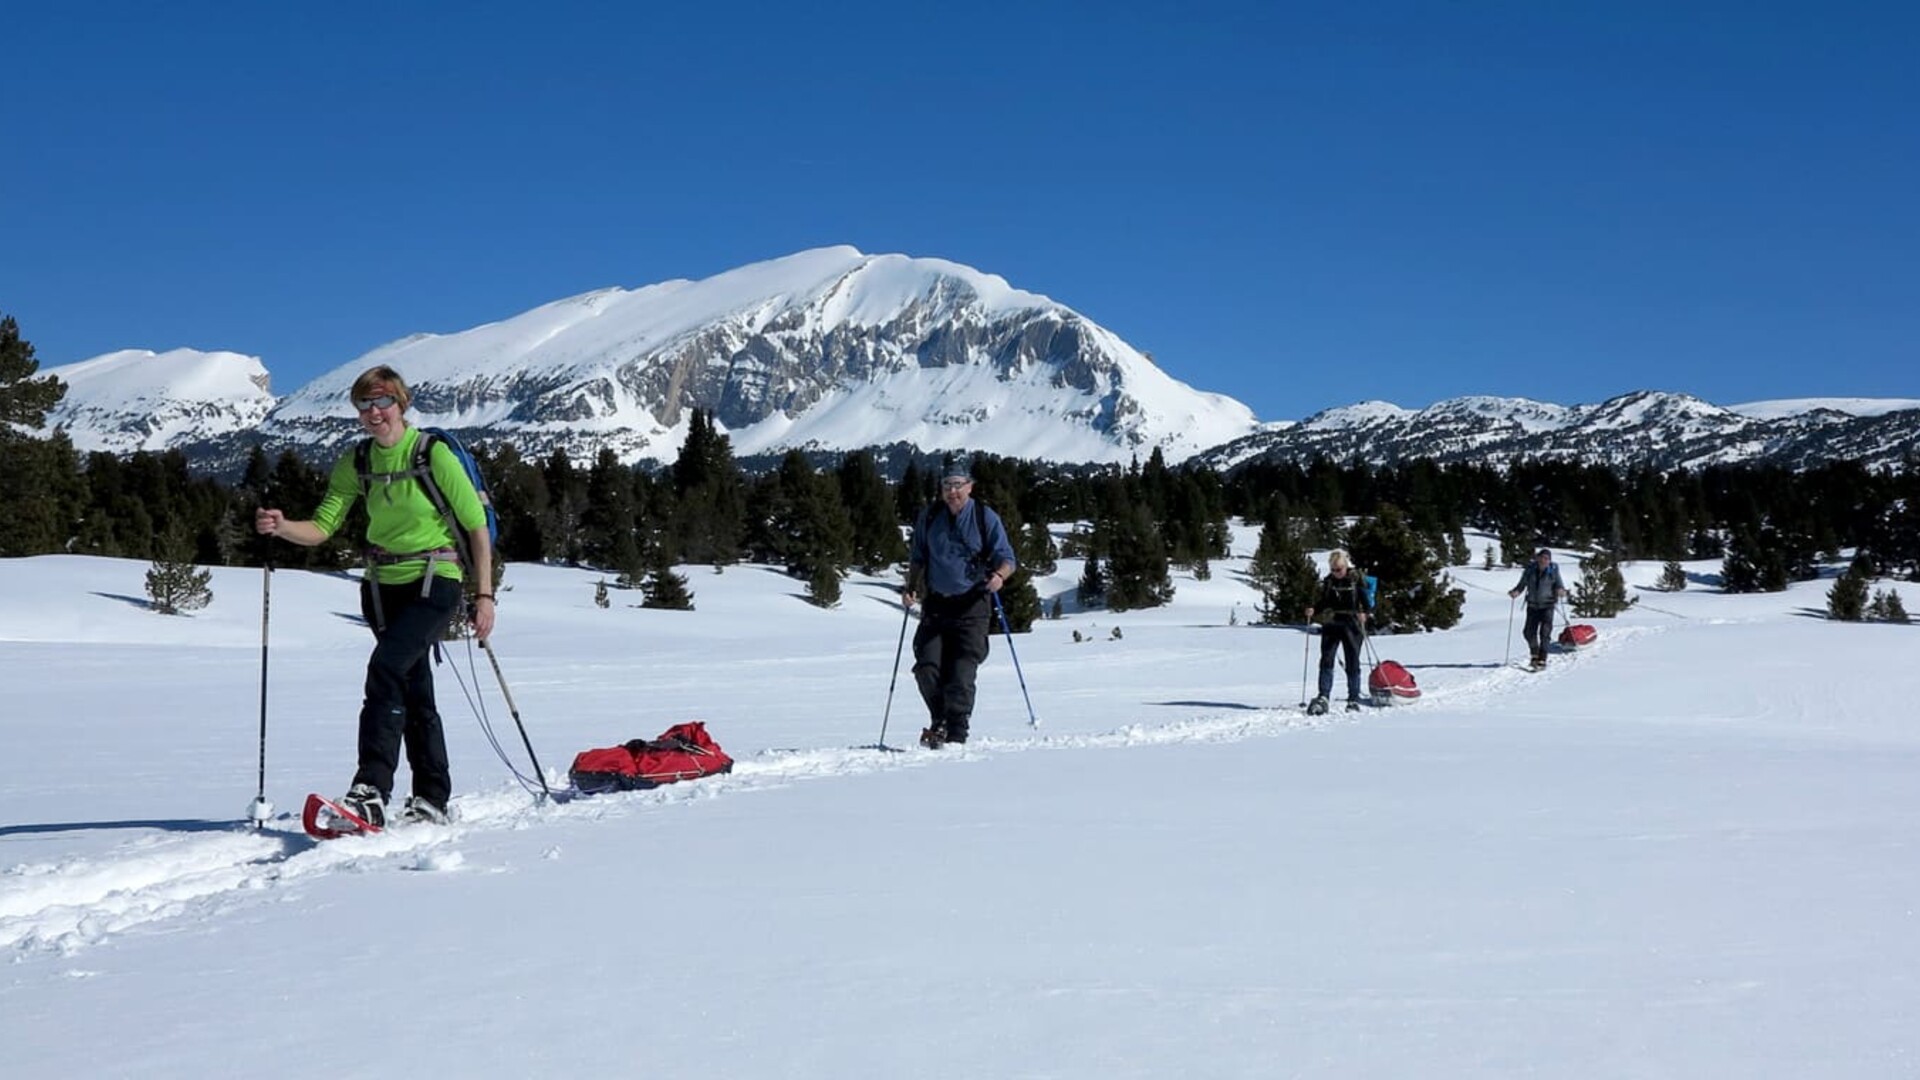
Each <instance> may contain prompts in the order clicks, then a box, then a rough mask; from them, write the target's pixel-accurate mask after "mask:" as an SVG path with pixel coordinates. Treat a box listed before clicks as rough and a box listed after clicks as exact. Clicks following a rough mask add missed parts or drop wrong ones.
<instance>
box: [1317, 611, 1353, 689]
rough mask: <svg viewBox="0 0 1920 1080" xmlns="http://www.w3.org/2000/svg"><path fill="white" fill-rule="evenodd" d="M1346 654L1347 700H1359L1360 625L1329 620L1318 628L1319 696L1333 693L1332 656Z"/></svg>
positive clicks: (1344, 620)
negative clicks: (1340, 653) (1339, 653)
mask: <svg viewBox="0 0 1920 1080" xmlns="http://www.w3.org/2000/svg"><path fill="white" fill-rule="evenodd" d="M1335 652H1344V653H1346V654H1347V700H1348V701H1359V700H1360V624H1359V623H1356V622H1352V621H1350V620H1347V619H1330V620H1328V621H1327V624H1326V625H1325V626H1322V627H1321V628H1320V696H1321V697H1328V696H1330V695H1332V693H1333V654H1334V653H1335Z"/></svg>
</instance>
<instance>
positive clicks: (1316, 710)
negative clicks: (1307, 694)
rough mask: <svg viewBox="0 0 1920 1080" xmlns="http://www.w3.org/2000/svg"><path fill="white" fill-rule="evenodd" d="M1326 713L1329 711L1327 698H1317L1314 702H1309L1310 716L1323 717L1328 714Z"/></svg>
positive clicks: (1308, 710) (1308, 711)
mask: <svg viewBox="0 0 1920 1080" xmlns="http://www.w3.org/2000/svg"><path fill="white" fill-rule="evenodd" d="M1326 711H1327V699H1326V697H1325V696H1321V697H1317V698H1314V699H1313V700H1312V701H1309V702H1307V715H1308V716H1323V715H1325V714H1326Z"/></svg>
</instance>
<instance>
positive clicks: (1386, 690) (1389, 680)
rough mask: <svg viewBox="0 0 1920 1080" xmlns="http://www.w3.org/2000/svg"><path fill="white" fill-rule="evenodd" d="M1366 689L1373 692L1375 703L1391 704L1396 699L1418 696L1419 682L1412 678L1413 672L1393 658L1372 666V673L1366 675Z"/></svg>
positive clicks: (1405, 699)
mask: <svg viewBox="0 0 1920 1080" xmlns="http://www.w3.org/2000/svg"><path fill="white" fill-rule="evenodd" d="M1367 689H1368V690H1371V691H1372V692H1373V703H1374V704H1375V705H1391V704H1393V703H1394V701H1395V700H1396V699H1397V700H1400V701H1412V700H1413V699H1414V698H1417V697H1419V696H1420V684H1419V683H1417V682H1415V681H1414V680H1413V672H1411V671H1408V670H1407V669H1406V668H1404V667H1401V666H1400V664H1399V662H1397V661H1394V660H1382V661H1380V662H1379V663H1378V664H1375V665H1374V666H1373V673H1372V674H1371V675H1368V676H1367Z"/></svg>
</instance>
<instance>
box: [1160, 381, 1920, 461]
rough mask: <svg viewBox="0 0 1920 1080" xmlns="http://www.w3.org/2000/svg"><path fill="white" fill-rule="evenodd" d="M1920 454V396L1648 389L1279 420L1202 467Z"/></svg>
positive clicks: (1364, 407) (1214, 453) (1218, 451)
mask: <svg viewBox="0 0 1920 1080" xmlns="http://www.w3.org/2000/svg"><path fill="white" fill-rule="evenodd" d="M1916 454H1920V401H1910V400H1905V399H1860V398H1845V399H1841V398H1809V399H1800V400H1795V401H1774V402H1756V403H1753V404H1751V405H1744V406H1736V407H1734V408H1723V407H1721V406H1718V405H1712V404H1709V403H1707V402H1705V401H1702V400H1700V399H1699V398H1696V397H1692V396H1690V395H1687V394H1675V393H1665V392H1660V391H1652V390H1642V391H1636V392H1634V393H1631V394H1623V395H1621V396H1619V397H1616V398H1610V399H1608V400H1606V401H1603V402H1600V403H1599V404H1596V405H1574V406H1565V405H1553V404H1548V403H1543V402H1538V401H1529V400H1527V399H1525V398H1496V397H1462V398H1452V399H1449V400H1447V401H1441V402H1436V403H1435V404H1433V405H1430V406H1428V407H1427V408H1424V409H1418V410H1415V409H1403V408H1400V407H1398V406H1395V405H1390V404H1387V403H1385V402H1364V403H1361V404H1358V405H1349V406H1343V407H1341V408H1337V409H1329V410H1327V411H1326V412H1321V413H1316V414H1315V415H1313V416H1310V417H1308V418H1307V419H1305V420H1303V421H1301V422H1300V423H1298V424H1288V425H1270V426H1269V427H1267V428H1266V429H1264V430H1262V431H1259V432H1256V433H1254V434H1252V435H1249V436H1246V437H1244V438H1240V439H1236V440H1234V441H1232V442H1229V443H1226V444H1224V445H1222V446H1219V447H1215V448H1214V449H1211V450H1208V451H1206V452H1205V453H1203V454H1200V455H1198V456H1197V459H1196V460H1197V461H1198V462H1199V463H1202V464H1206V465H1210V466H1213V467H1215V468H1223V469H1225V468H1232V467H1234V466H1237V465H1242V464H1245V463H1247V462H1251V461H1291V462H1298V461H1308V460H1311V459H1312V458H1314V457H1317V456H1325V457H1327V458H1329V459H1332V460H1335V461H1348V460H1353V459H1359V460H1363V461H1368V462H1372V463H1375V464H1392V463H1396V462H1401V461H1411V460H1416V459H1421V458H1425V459H1429V460H1432V461H1438V462H1471V463H1476V464H1486V465H1495V466H1500V465H1505V464H1508V463H1510V462H1513V461H1518V460H1523V459H1535V460H1557V461H1583V462H1588V463H1591V464H1599V465H1612V466H1622V467H1625V466H1635V465H1644V466H1651V467H1653V468H1658V469H1673V468H1683V467H1685V468H1700V467H1704V466H1708V465H1722V464H1734V463H1738V462H1753V461H1766V462H1770V463H1773V464H1779V465H1784V466H1787V467H1789V468H1804V467H1807V466H1811V465H1817V464H1820V463H1822V462H1826V461H1857V462H1860V463H1862V464H1865V465H1868V466H1869V467H1873V466H1882V465H1887V466H1891V465H1898V464H1900V463H1901V462H1902V461H1903V460H1904V459H1905V458H1907V457H1909V456H1913V455H1916Z"/></svg>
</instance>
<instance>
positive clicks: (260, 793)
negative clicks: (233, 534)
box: [247, 545, 273, 829]
mask: <svg viewBox="0 0 1920 1080" xmlns="http://www.w3.org/2000/svg"><path fill="white" fill-rule="evenodd" d="M262 546H265V545H262ZM267 551H268V554H267V558H266V560H265V561H264V562H263V563H261V567H260V570H261V573H260V783H259V786H258V787H257V788H256V789H255V790H254V796H253V804H252V805H251V806H249V807H247V820H248V821H249V822H251V823H252V824H253V827H254V828H256V829H257V828H259V827H260V826H262V825H265V824H266V823H267V820H268V819H269V818H271V817H273V804H272V803H270V802H268V801H267V618H268V614H269V613H270V612H271V611H272V610H273V555H272V549H271V548H267Z"/></svg>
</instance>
